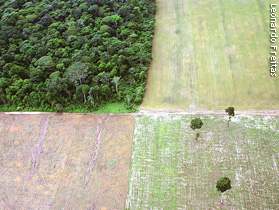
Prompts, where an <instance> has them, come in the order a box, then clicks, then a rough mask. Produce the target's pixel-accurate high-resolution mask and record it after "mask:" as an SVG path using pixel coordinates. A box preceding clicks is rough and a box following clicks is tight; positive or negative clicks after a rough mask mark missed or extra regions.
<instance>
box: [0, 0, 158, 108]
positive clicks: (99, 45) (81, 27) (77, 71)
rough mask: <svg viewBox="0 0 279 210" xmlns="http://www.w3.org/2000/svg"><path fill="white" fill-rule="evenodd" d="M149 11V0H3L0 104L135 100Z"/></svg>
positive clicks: (142, 74) (148, 43)
mask: <svg viewBox="0 0 279 210" xmlns="http://www.w3.org/2000/svg"><path fill="white" fill-rule="evenodd" d="M155 12H156V4H155V0H148V1H147V0H138V1H134V0H123V1H109V0H108V1H103V0H71V1H61V0H56V1H49V0H42V1H38V0H34V1H32V2H30V1H26V0H20V1H2V3H1V4H0V69H1V71H0V110H1V109H2V110H3V109H5V107H14V109H17V107H21V108H24V107H29V108H34V109H44V110H45V109H55V107H57V106H56V104H57V103H59V106H62V107H75V106H76V107H78V106H80V105H82V106H85V107H88V108H89V109H91V108H92V104H94V106H93V107H94V109H95V108H97V107H100V106H102V105H104V104H106V103H110V102H118V101H119V102H125V104H126V106H127V107H130V108H132V107H133V106H134V105H135V104H140V103H141V102H142V98H143V92H144V90H145V84H146V79H147V69H148V67H149V64H150V62H151V60H152V56H151V48H152V38H153V33H154V21H155ZM119 78H121V79H119ZM81 85H86V88H84V87H85V86H82V87H80V88H78V86H81ZM87 86H88V87H89V91H88V88H87ZM90 90H91V91H90ZM93 90H94V91H93ZM84 93H86V94H84ZM81 96H82V98H83V100H81V98H80V97H81ZM89 98H90V100H88V99H89Z"/></svg>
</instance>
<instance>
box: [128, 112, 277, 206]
mask: <svg viewBox="0 0 279 210" xmlns="http://www.w3.org/2000/svg"><path fill="white" fill-rule="evenodd" d="M192 117H193V116H191V115H162V116H154V115H150V116H148V115H147V116H143V115H141V116H138V117H136V125H135V131H134V141H133V152H132V162H131V168H130V181H129V190H128V196H127V200H126V208H127V209H278V208H279V195H278V189H279V181H278V180H279V172H278V167H279V143H278V135H279V132H278V130H279V117H278V116H258V115H257V116H251V115H244V114H243V115H237V116H235V117H234V118H232V122H231V123H230V127H229V128H228V127H227V126H226V125H227V120H228V117H227V116H225V115H224V116H222V115H221V116H217V115H215V116H205V115H201V116H200V117H201V119H202V120H203V122H204V126H203V127H202V128H201V129H200V133H201V137H200V139H199V140H198V141H196V140H195V138H194V134H195V133H194V132H193V130H191V128H190V127H189V125H190V122H191V118H192ZM195 117H196V116H195ZM223 176H227V177H229V178H230V179H231V181H232V183H231V184H232V188H231V189H230V190H228V191H227V192H225V193H224V197H223V198H224V205H223V206H222V205H221V204H220V198H221V193H220V192H217V190H216V182H217V180H218V179H219V178H221V177H223Z"/></svg>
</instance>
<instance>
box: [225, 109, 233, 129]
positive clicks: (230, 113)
mask: <svg viewBox="0 0 279 210" xmlns="http://www.w3.org/2000/svg"><path fill="white" fill-rule="evenodd" d="M225 111H226V112H227V113H228V115H229V121H228V127H230V124H229V123H230V121H231V118H232V117H233V116H234V107H231V106H230V107H229V108H227V109H225Z"/></svg>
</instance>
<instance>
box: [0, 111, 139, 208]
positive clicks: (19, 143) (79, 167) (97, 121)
mask: <svg viewBox="0 0 279 210" xmlns="http://www.w3.org/2000/svg"><path fill="white" fill-rule="evenodd" d="M133 129H134V118H133V117H130V116H108V115H62V114H56V115H55V114H50V115H5V114H4V113H1V114H0V177H1V178H0V189H1V190H0V209H123V208H124V203H125V199H126V194H127V190H128V176H129V166H130V158H131V150H132V148H131V147H132V137H133Z"/></svg>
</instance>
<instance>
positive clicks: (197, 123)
mask: <svg viewBox="0 0 279 210" xmlns="http://www.w3.org/2000/svg"><path fill="white" fill-rule="evenodd" d="M202 126H203V122H202V120H201V119H200V118H195V119H193V120H192V121H191V125H190V127H191V128H192V129H193V130H195V129H201V127H202ZM199 137H200V133H199V132H197V133H196V141H197V140H198V138H199Z"/></svg>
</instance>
